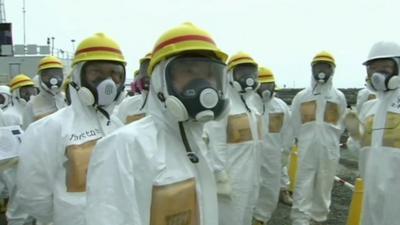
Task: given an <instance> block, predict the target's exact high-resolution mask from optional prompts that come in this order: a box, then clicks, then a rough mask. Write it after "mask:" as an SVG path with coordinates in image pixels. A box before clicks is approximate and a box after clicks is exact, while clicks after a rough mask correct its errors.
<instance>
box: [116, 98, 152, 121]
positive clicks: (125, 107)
mask: <svg viewBox="0 0 400 225" xmlns="http://www.w3.org/2000/svg"><path fill="white" fill-rule="evenodd" d="M146 96H147V94H140V95H134V96H131V97H127V98H125V99H124V100H123V101H122V102H121V104H119V107H118V109H117V110H116V111H115V112H114V114H115V116H116V117H118V118H119V119H120V120H121V122H122V123H123V124H128V123H132V122H134V121H136V120H139V119H141V118H143V117H145V116H146Z"/></svg>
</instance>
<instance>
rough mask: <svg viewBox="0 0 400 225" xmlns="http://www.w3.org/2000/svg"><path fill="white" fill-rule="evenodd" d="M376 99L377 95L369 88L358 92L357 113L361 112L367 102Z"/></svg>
mask: <svg viewBox="0 0 400 225" xmlns="http://www.w3.org/2000/svg"><path fill="white" fill-rule="evenodd" d="M375 98H376V95H375V93H374V91H372V90H369V88H367V87H365V88H363V89H361V90H359V91H358V93H357V102H356V109H357V112H358V113H360V112H361V108H362V106H363V105H364V103H365V102H367V101H369V100H373V99H375Z"/></svg>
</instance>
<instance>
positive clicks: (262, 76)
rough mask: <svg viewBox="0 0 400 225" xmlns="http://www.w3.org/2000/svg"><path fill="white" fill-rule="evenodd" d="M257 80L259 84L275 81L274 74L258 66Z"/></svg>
mask: <svg viewBox="0 0 400 225" xmlns="http://www.w3.org/2000/svg"><path fill="white" fill-rule="evenodd" d="M258 81H259V82H260V83H261V84H264V83H271V82H275V76H274V74H273V73H272V71H271V70H270V69H268V68H266V67H260V68H258Z"/></svg>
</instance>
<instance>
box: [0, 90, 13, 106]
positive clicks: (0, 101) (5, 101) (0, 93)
mask: <svg viewBox="0 0 400 225" xmlns="http://www.w3.org/2000/svg"><path fill="white" fill-rule="evenodd" d="M10 103H11V91H10V87H9V86H7V85H0V109H1V110H3V111H4V110H6V109H7V108H8V106H9V105H10Z"/></svg>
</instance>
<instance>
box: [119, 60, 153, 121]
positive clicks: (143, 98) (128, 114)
mask: <svg viewBox="0 0 400 225" xmlns="http://www.w3.org/2000/svg"><path fill="white" fill-rule="evenodd" d="M150 59H151V54H150V53H149V54H147V55H146V56H145V57H144V58H142V59H140V69H139V71H138V72H139V74H138V75H137V76H135V84H134V86H135V87H136V88H137V89H136V90H137V91H138V92H140V93H139V94H135V95H134V96H131V97H127V98H125V99H124V100H123V101H122V102H121V104H120V105H119V107H118V110H116V112H114V113H115V115H116V116H117V117H118V118H119V119H120V120H121V122H122V123H124V124H128V123H132V122H134V121H136V120H139V119H141V118H143V117H145V116H146V102H147V97H148V93H149V87H150V77H149V75H148V74H147V69H148V67H149V63H150Z"/></svg>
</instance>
